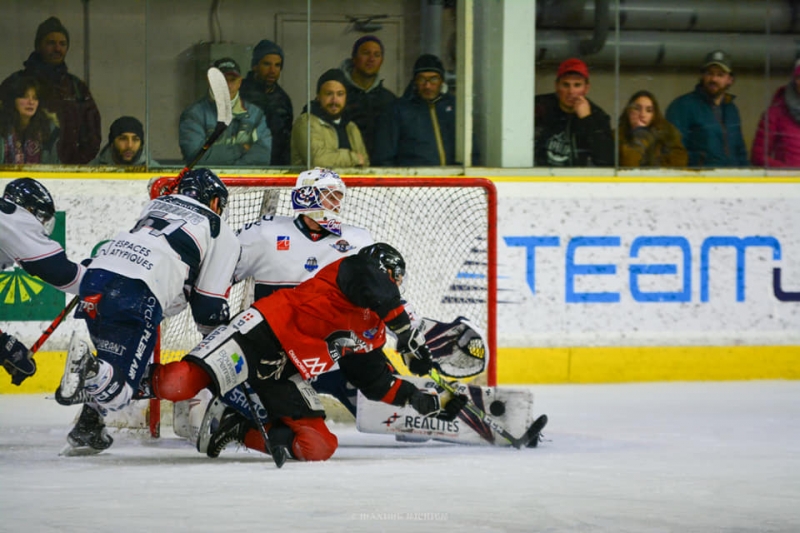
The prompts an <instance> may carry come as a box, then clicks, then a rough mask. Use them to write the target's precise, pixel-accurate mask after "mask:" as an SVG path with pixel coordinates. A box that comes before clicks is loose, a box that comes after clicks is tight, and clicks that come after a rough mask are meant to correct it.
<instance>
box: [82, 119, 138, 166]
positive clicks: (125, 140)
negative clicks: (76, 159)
mask: <svg viewBox="0 0 800 533" xmlns="http://www.w3.org/2000/svg"><path fill="white" fill-rule="evenodd" d="M145 163H146V160H145V157H144V127H143V126H142V123H141V122H139V120H138V119H136V118H134V117H119V118H118V119H117V120H115V121H114V122H113V123H112V124H111V128H110V129H109V131H108V144H106V145H105V146H104V147H103V149H102V150H100V153H99V154H98V156H97V157H96V158H95V159H94V161H92V162H91V164H92V165H109V166H110V165H121V166H144V165H145Z"/></svg>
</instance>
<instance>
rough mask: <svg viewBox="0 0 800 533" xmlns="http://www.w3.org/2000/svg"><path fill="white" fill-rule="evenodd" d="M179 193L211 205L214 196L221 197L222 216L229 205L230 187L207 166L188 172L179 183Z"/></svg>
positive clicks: (220, 213) (220, 210) (220, 212)
mask: <svg viewBox="0 0 800 533" xmlns="http://www.w3.org/2000/svg"><path fill="white" fill-rule="evenodd" d="M178 194H182V195H184V196H188V197H189V198H194V199H195V200H197V201H198V202H200V203H201V204H203V205H206V206H208V207H209V208H210V207H211V202H212V201H213V200H214V198H219V213H217V214H218V215H220V216H222V215H223V213H224V212H225V207H226V206H227V205H228V189H227V187H225V184H224V183H222V180H221V179H219V177H217V175H216V174H214V173H213V172H212V171H210V170H209V169H207V168H196V169H193V170H190V171H189V172H187V173H186V174H185V175H184V176H183V177H182V178H181V181H180V183H178Z"/></svg>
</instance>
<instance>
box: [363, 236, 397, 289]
mask: <svg viewBox="0 0 800 533" xmlns="http://www.w3.org/2000/svg"><path fill="white" fill-rule="evenodd" d="M358 255H364V256H367V257H372V258H374V259H377V260H378V264H379V265H380V267H381V270H383V271H384V272H386V273H387V274H389V277H390V278H392V281H394V282H395V283H397V284H398V285H399V284H400V283H402V282H403V277H404V276H405V274H406V261H405V259H403V256H402V255H400V252H398V251H397V250H396V249H395V248H394V247H393V246H390V245H388V244H386V243H385V242H376V243H375V244H371V245H369V246H365V247H364V248H362V249H360V250H359V251H358Z"/></svg>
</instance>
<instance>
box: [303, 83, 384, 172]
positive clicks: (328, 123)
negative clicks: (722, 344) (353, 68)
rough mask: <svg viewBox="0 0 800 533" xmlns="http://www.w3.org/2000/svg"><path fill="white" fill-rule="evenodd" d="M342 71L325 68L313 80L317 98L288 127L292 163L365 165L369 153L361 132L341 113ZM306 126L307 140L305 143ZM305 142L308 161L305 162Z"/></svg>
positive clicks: (343, 94)
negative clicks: (308, 156) (292, 124)
mask: <svg viewBox="0 0 800 533" xmlns="http://www.w3.org/2000/svg"><path fill="white" fill-rule="evenodd" d="M345 83H346V81H345V78H344V73H343V72H342V71H341V70H339V69H338V68H332V69H330V70H327V71H326V72H325V73H324V74H322V76H320V77H319V79H318V80H317V97H316V98H315V99H314V100H312V101H311V110H310V112H309V110H308V109H307V108H305V107H304V108H303V112H302V113H301V114H300V116H299V117H298V118H297V120H296V121H295V122H294V126H293V127H292V165H297V166H306V167H325V168H334V167H337V168H341V167H365V166H369V156H368V155H367V149H366V147H365V146H364V140H363V139H362V137H361V132H360V131H359V130H358V126H356V125H355V123H354V122H350V121H349V120H347V118H346V117H345V116H344V109H345V106H346V105H347V88H346V86H345ZM309 125H310V131H311V142H310V143H309V142H308V132H309ZM309 145H310V147H311V161H307V154H308V149H309Z"/></svg>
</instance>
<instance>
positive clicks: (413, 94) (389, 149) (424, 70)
mask: <svg viewBox="0 0 800 533" xmlns="http://www.w3.org/2000/svg"><path fill="white" fill-rule="evenodd" d="M446 88H447V86H446V85H445V83H444V66H443V65H442V62H441V61H440V60H439V58H438V57H436V56H434V55H431V54H423V55H421V56H419V58H418V59H417V61H416V62H415V63H414V78H413V80H412V81H411V83H410V84H409V86H408V88H407V89H406V91H405V94H404V95H403V96H402V97H401V98H398V99H397V101H396V102H395V103H394V104H393V106H392V108H391V110H390V111H389V112H388V113H386V114H385V115H383V116H382V117H381V119H380V121H379V124H378V133H377V136H376V138H375V161H374V164H375V165H376V166H390V167H414V166H430V167H436V166H445V165H454V164H455V163H456V161H455V155H456V99H455V97H454V96H453V95H451V94H448V93H447V91H446Z"/></svg>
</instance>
